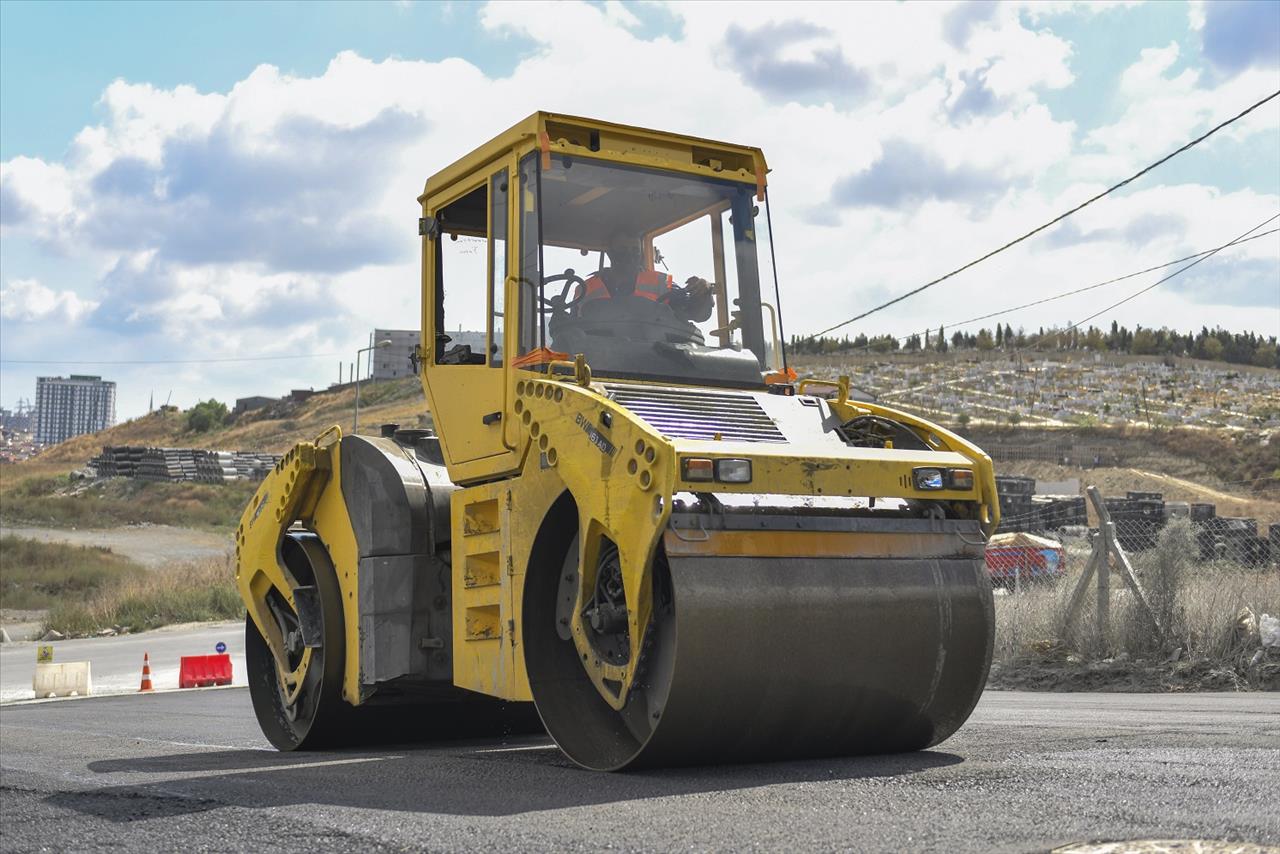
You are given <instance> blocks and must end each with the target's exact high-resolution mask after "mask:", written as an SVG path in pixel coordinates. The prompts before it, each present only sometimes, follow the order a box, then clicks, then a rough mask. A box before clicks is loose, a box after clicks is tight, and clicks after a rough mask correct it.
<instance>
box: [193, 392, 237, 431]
mask: <svg viewBox="0 0 1280 854" xmlns="http://www.w3.org/2000/svg"><path fill="white" fill-rule="evenodd" d="M226 421H227V405H226V404H225V403H223V402H221V401H218V400H214V399H213V398H209V399H208V400H204V401H201V402H200V403H197V404H196V405H195V406H193V407H191V408H190V409H189V410H187V431H188V432H191V433H208V432H209V431H210V430H214V429H216V428H218V427H221V426H222V425H223V424H225V423H226Z"/></svg>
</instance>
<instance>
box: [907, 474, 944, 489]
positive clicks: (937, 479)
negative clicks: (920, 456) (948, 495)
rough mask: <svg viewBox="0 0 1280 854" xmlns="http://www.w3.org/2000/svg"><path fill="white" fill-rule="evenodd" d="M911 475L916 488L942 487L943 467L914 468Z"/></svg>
mask: <svg viewBox="0 0 1280 854" xmlns="http://www.w3.org/2000/svg"><path fill="white" fill-rule="evenodd" d="M911 475H912V479H913V480H914V481H915V485H916V489H920V490H926V489H942V485H943V484H942V469H914V470H913V471H912V472H911Z"/></svg>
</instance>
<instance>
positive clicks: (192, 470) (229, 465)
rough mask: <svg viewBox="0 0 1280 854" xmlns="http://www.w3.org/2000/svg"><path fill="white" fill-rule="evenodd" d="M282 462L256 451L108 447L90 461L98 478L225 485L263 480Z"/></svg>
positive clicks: (276, 456) (135, 446) (134, 446)
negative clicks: (232, 482) (234, 482)
mask: <svg viewBox="0 0 1280 854" xmlns="http://www.w3.org/2000/svg"><path fill="white" fill-rule="evenodd" d="M279 460H280V456H279V455H278V454H264V453H258V452H256V451H211V450H205V449H203V448H144V447H141V446H137V445H106V446H104V447H103V448H102V453H101V454H99V455H98V456H96V457H94V458H93V459H91V460H89V467H90V468H91V469H92V470H93V472H94V474H96V475H97V476H98V477H130V478H136V479H138V480H149V481H170V482H176V481H195V482H198V483H225V482H227V481H230V480H262V478H264V477H266V475H267V472H269V471H271V469H272V468H274V467H275V464H276V463H277V462H279Z"/></svg>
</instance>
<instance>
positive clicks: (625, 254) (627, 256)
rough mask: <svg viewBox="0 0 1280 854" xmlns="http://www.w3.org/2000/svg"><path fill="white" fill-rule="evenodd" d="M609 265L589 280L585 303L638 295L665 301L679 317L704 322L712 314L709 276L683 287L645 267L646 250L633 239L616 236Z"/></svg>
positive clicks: (693, 278) (608, 249)
mask: <svg viewBox="0 0 1280 854" xmlns="http://www.w3.org/2000/svg"><path fill="white" fill-rule="evenodd" d="M605 252H606V253H607V254H608V256H609V266H608V267H605V268H603V269H602V270H600V272H598V273H595V274H593V275H592V276H591V277H590V278H589V279H587V281H586V288H587V290H586V294H585V295H584V296H583V297H582V301H583V302H584V303H586V302H590V301H591V300H598V299H609V298H611V297H624V296H638V297H643V298H644V299H648V300H652V301H654V302H665V303H666V304H667V305H669V306H670V307H671V310H672V312H674V313H675V315H676V317H677V318H679V319H680V320H690V321H693V322H695V323H702V322H703V321H705V320H708V319H709V318H710V317H711V311H712V309H713V308H714V307H715V297H714V295H713V294H712V292H711V285H710V283H709V282H707V280H706V279H701V278H698V277H697V276H690V277H689V279H688V281H686V282H685V286H684V287H683V288H677V287H675V282H674V280H673V279H672V278H671V276H668V275H666V274H665V273H659V272H657V271H656V270H649V269H646V267H645V263H644V250H643V249H642V248H641V245H640V243H639V241H637V240H635V239H633V238H624V237H616V238H614V239H612V240H610V241H609V244H608V245H607V246H606V247H605Z"/></svg>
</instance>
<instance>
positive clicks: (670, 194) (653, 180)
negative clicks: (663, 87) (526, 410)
mask: <svg viewBox="0 0 1280 854" xmlns="http://www.w3.org/2000/svg"><path fill="white" fill-rule="evenodd" d="M550 160H551V162H550V167H549V168H540V163H539V158H538V156H537V155H536V154H532V155H530V156H528V157H526V158H524V159H523V160H522V161H521V165H520V183H521V187H522V188H524V192H525V200H524V206H523V207H524V210H525V215H524V217H523V220H522V231H523V235H524V240H525V243H524V245H525V252H524V253H523V255H522V258H521V269H520V276H519V282H520V297H521V316H522V318H523V323H522V326H521V343H522V350H524V351H525V352H535V351H537V350H539V349H540V348H544V347H545V348H547V349H548V350H551V351H553V352H556V353H563V354H577V353H582V354H584V355H585V357H586V360H587V362H588V364H590V365H591V369H592V372H593V374H594V375H596V376H602V377H614V378H620V379H628V378H634V379H656V380H659V381H662V382H677V383H691V384H694V383H696V384H707V385H720V386H723V385H731V386H739V387H752V386H760V385H762V384H763V380H762V370H763V369H764V368H765V367H766V366H767V365H768V364H769V362H770V356H771V354H770V352H769V351H770V347H769V345H768V343H767V342H766V337H765V332H764V326H763V323H762V317H761V286H762V282H764V281H767V283H768V284H769V286H772V285H773V281H772V280H773V275H772V269H771V267H770V265H769V260H770V259H769V257H768V256H767V254H766V256H765V257H764V258H763V259H762V258H761V257H760V255H761V253H759V252H758V249H757V243H758V242H759V243H761V244H763V245H764V247H765V249H766V252H767V248H768V244H767V242H766V240H767V238H766V240H758V237H763V235H760V232H761V231H764V232H767V230H768V226H767V220H766V217H765V216H764V215H763V211H762V210H761V208H760V206H759V205H757V204H756V202H755V198H754V191H755V187H754V186H753V185H751V184H747V183H744V182H741V181H728V180H718V179H715V178H711V177H703V176H699V175H689V174H684V173H681V172H679V171H676V170H671V169H655V168H646V167H639V166H634V165H629V164H621V163H612V162H609V161H605V160H594V159H588V158H583V157H575V156H572V155H559V154H557V155H554V156H552V157H551V158H550ZM535 238H536V242H535ZM686 283H688V284H686ZM695 292H697V293H695Z"/></svg>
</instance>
